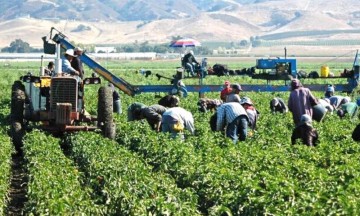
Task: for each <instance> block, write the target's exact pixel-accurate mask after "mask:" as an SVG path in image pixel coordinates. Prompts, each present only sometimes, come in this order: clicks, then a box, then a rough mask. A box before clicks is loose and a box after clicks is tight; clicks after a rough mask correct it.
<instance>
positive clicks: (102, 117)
mask: <svg viewBox="0 0 360 216" xmlns="http://www.w3.org/2000/svg"><path fill="white" fill-rule="evenodd" d="M112 95H113V92H112V89H111V88H110V87H105V86H103V87H100V89H99V91H98V110H97V111H98V117H97V119H98V123H97V124H98V127H99V128H100V129H101V130H102V133H103V136H104V137H107V138H110V139H115V123H114V120H113V96H112Z"/></svg>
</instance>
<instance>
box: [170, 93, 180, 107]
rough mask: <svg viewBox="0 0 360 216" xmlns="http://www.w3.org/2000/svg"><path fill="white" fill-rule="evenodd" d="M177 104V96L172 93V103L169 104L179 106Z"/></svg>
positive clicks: (178, 102)
mask: <svg viewBox="0 0 360 216" xmlns="http://www.w3.org/2000/svg"><path fill="white" fill-rule="evenodd" d="M179 104H180V99H179V97H177V96H175V95H172V103H171V105H172V106H173V107H177V106H179Z"/></svg>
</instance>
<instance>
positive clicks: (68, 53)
mask: <svg viewBox="0 0 360 216" xmlns="http://www.w3.org/2000/svg"><path fill="white" fill-rule="evenodd" d="M65 55H69V56H72V57H76V55H74V50H73V49H67V50H66V52H65Z"/></svg>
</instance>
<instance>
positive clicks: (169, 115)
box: [161, 107, 195, 134]
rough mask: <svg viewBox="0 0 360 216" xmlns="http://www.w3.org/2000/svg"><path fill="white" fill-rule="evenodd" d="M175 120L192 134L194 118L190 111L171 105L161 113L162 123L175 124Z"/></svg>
mask: <svg viewBox="0 0 360 216" xmlns="http://www.w3.org/2000/svg"><path fill="white" fill-rule="evenodd" d="M177 122H180V123H181V124H182V125H183V126H184V127H185V128H186V129H187V130H188V131H190V132H191V133H192V134H193V133H194V132H195V126H194V118H193V115H192V114H191V112H189V111H187V110H185V109H184V108H181V107H172V108H169V109H168V110H166V111H165V112H164V113H163V116H162V120H161V123H162V124H164V123H168V124H176V123H177Z"/></svg>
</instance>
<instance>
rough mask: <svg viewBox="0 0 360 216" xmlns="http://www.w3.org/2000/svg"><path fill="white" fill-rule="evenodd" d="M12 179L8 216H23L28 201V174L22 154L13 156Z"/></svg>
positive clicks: (6, 212)
mask: <svg viewBox="0 0 360 216" xmlns="http://www.w3.org/2000/svg"><path fill="white" fill-rule="evenodd" d="M11 169H12V177H11V184H10V189H9V194H8V206H7V208H6V211H5V214H6V215H23V211H24V206H25V203H26V201H27V197H26V192H27V183H28V178H27V173H26V167H25V160H24V156H23V154H21V153H14V154H13V155H12V166H11Z"/></svg>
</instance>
